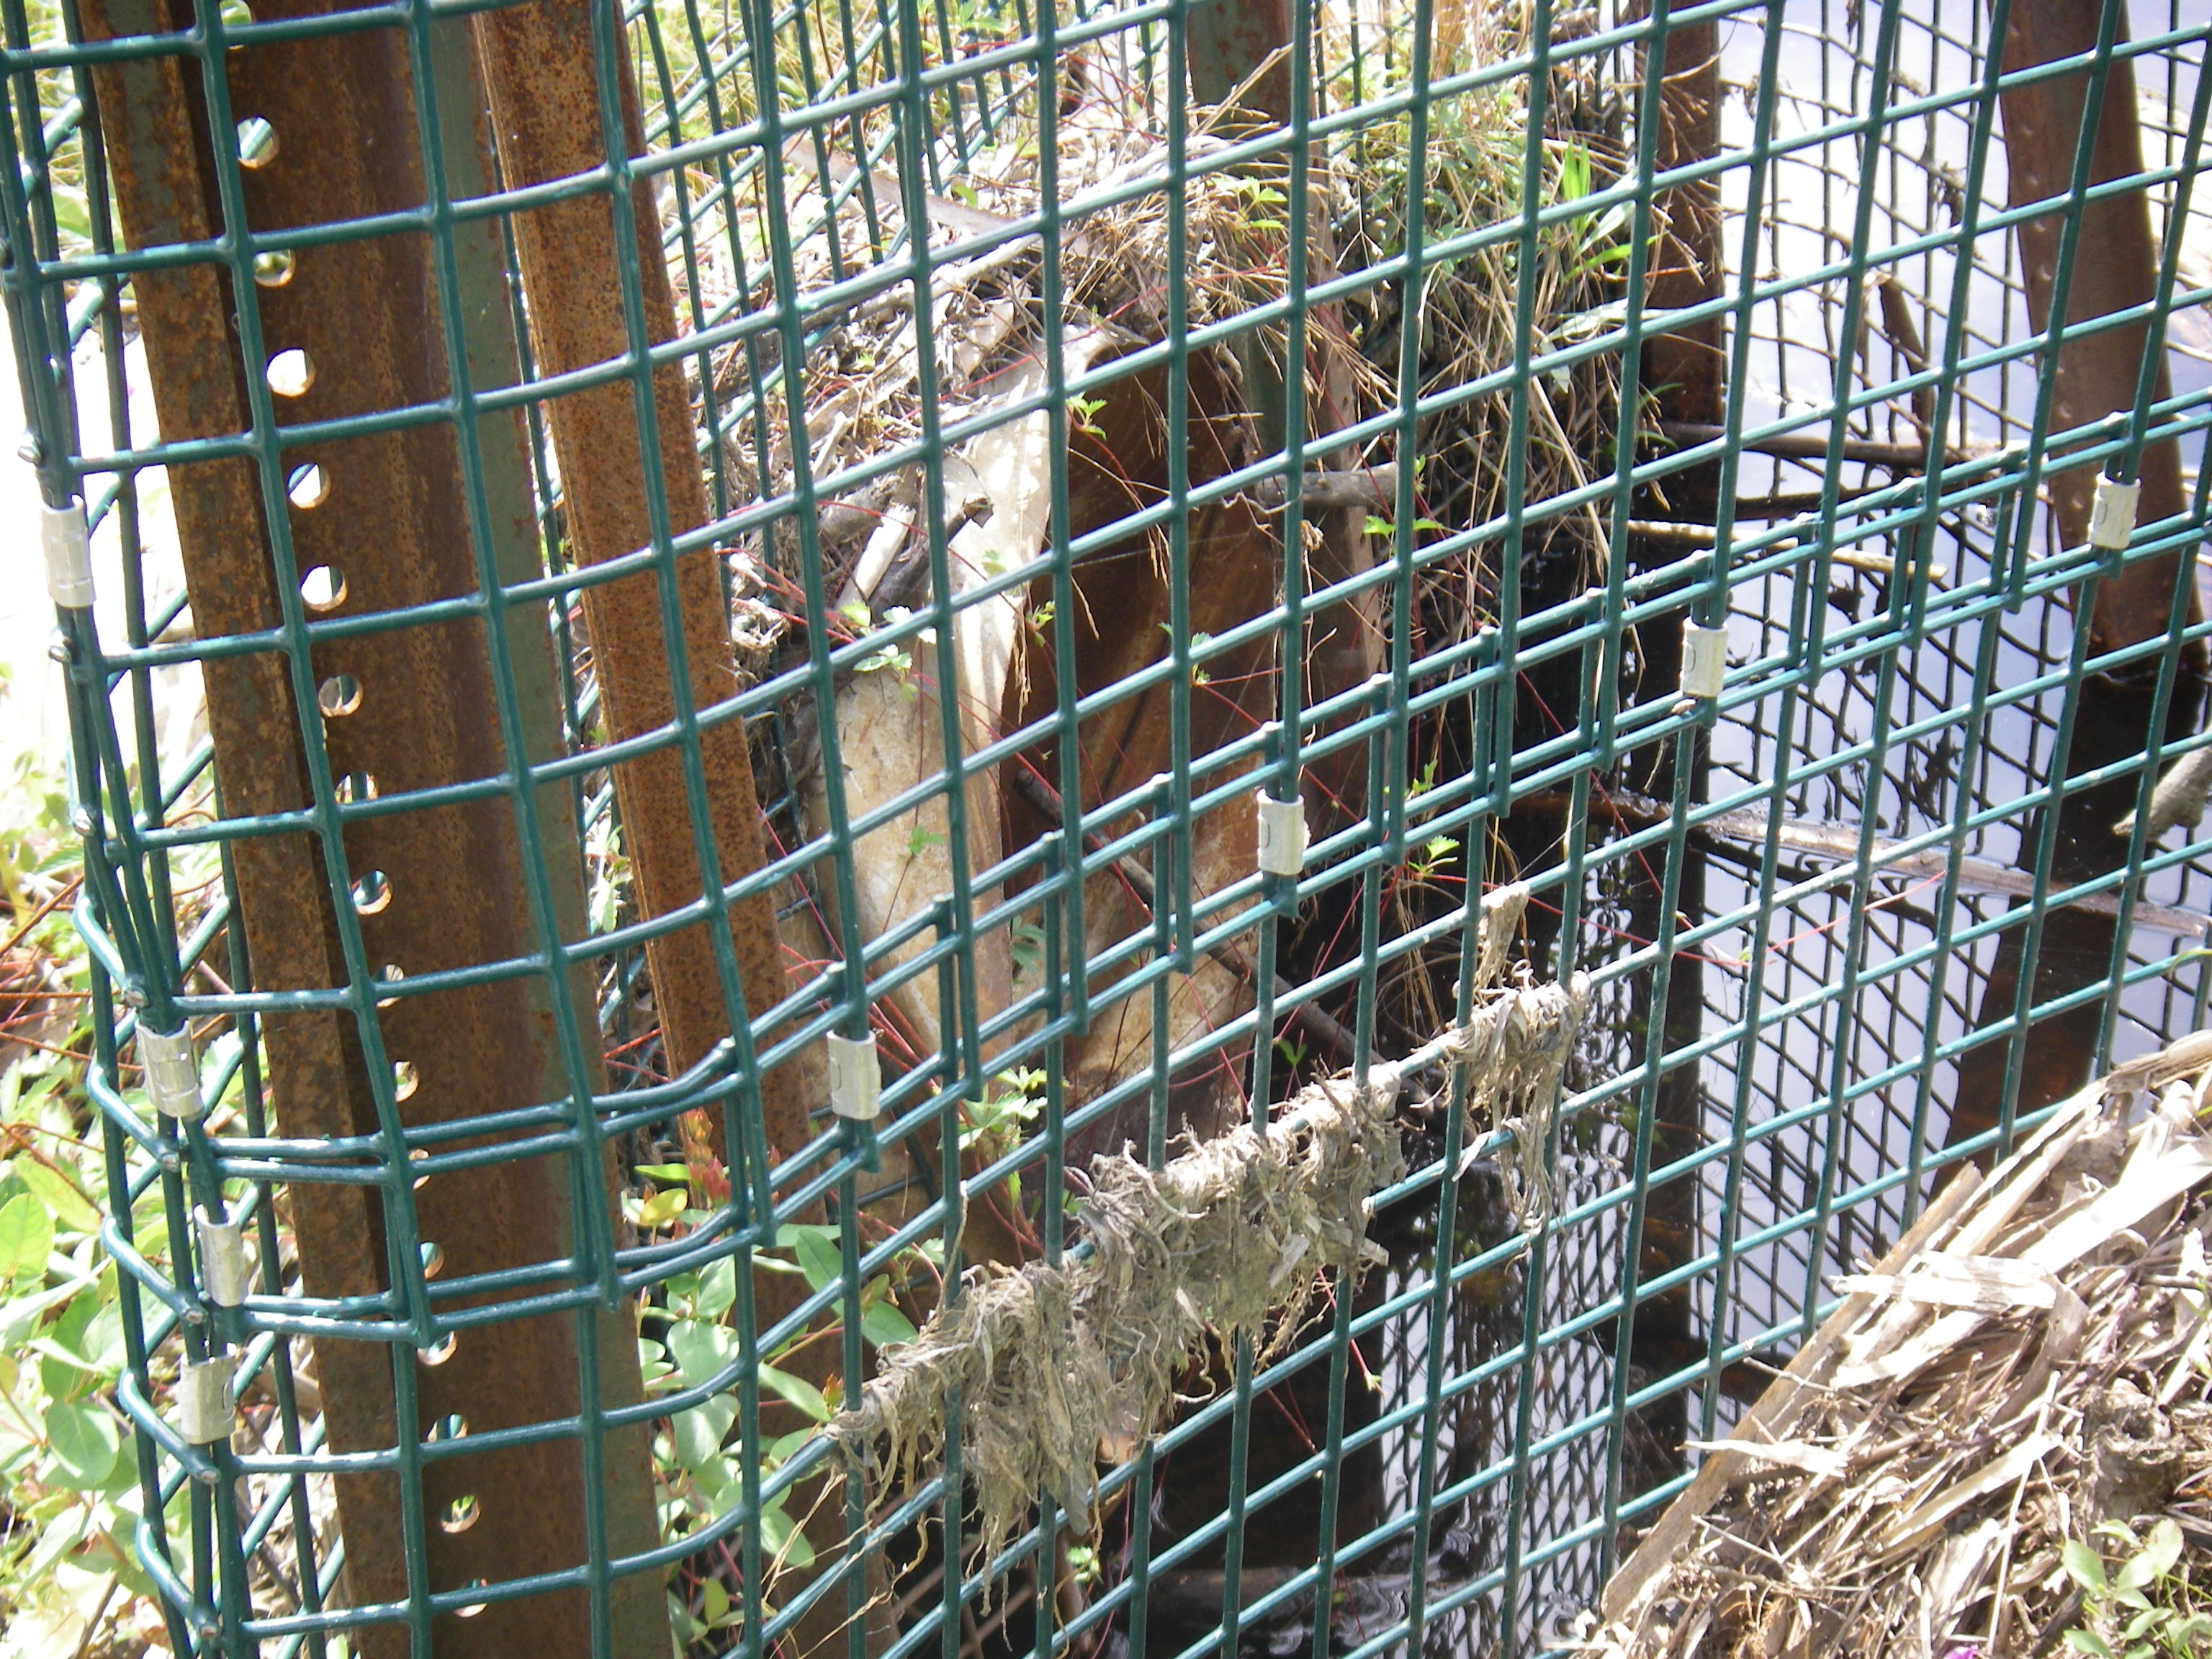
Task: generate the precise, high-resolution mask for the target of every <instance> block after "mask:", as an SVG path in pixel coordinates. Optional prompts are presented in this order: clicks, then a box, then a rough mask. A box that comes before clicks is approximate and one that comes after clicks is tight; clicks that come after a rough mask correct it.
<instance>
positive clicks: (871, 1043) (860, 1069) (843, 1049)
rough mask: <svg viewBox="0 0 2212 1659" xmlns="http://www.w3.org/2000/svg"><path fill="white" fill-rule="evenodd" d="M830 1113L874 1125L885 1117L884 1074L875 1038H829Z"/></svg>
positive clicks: (835, 1035)
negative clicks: (869, 1122)
mask: <svg viewBox="0 0 2212 1659" xmlns="http://www.w3.org/2000/svg"><path fill="white" fill-rule="evenodd" d="M829 1109H830V1110H831V1111H833V1112H835V1113H836V1115H838V1116H839V1117H849V1118H856V1119H859V1120H860V1121H863V1122H867V1121H872V1120H873V1119H875V1118H878V1117H880V1116H881V1115H883V1109H884V1073H883V1068H882V1066H879V1065H878V1063H877V1060H876V1034H875V1033H874V1032H873V1031H871V1032H869V1033H868V1034H867V1036H864V1037H848V1036H838V1035H837V1034H836V1032H835V1031H832V1032H831V1033H830V1034H829Z"/></svg>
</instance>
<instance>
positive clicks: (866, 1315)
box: [860, 1302, 921, 1348]
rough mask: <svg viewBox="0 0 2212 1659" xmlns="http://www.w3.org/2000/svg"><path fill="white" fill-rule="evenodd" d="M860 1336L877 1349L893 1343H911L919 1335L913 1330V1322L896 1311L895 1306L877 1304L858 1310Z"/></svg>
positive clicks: (887, 1303)
mask: <svg viewBox="0 0 2212 1659" xmlns="http://www.w3.org/2000/svg"><path fill="white" fill-rule="evenodd" d="M860 1334H861V1335H862V1336H865V1337H866V1338H867V1339H868V1340H869V1341H871V1342H872V1343H874V1344H875V1345H876V1346H878V1347H879V1348H881V1347H886V1346H889V1345H890V1344H891V1343H894V1342H911V1341H913V1340H915V1338H916V1337H918V1336H920V1335H921V1332H919V1331H917V1330H915V1328H914V1321H912V1320H911V1319H908V1317H907V1316H905V1315H904V1314H902V1313H901V1312H900V1311H899V1310H898V1307H897V1304H895V1303H890V1302H878V1303H873V1304H867V1305H864V1306H863V1307H862V1308H861V1310H860Z"/></svg>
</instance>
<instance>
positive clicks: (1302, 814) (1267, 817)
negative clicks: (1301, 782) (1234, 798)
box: [1255, 787, 1306, 876]
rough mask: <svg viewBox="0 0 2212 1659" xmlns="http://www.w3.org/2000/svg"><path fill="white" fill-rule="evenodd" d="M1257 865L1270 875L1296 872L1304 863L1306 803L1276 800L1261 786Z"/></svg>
mask: <svg viewBox="0 0 2212 1659" xmlns="http://www.w3.org/2000/svg"><path fill="white" fill-rule="evenodd" d="M1255 804H1256V809H1257V816H1258V820H1259V827H1260V868H1261V870H1262V871H1264V872H1266V873H1267V874H1268V875H1271V876H1295V875H1297V873H1298V872H1299V871H1301V870H1303V869H1304V868H1305V866H1306V804H1305V802H1304V800H1303V799H1299V800H1277V799H1275V798H1274V797H1273V796H1272V795H1270V794H1269V793H1267V790H1266V789H1265V788H1264V787H1262V788H1261V791H1260V792H1259V795H1258V797H1257V799H1256V803H1255Z"/></svg>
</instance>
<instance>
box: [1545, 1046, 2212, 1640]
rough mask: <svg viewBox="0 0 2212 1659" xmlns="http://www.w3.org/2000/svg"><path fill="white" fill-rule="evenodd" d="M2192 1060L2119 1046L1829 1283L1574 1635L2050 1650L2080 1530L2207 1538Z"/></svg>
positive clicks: (2211, 1423) (2205, 1098) (2078, 1590)
mask: <svg viewBox="0 0 2212 1659" xmlns="http://www.w3.org/2000/svg"><path fill="white" fill-rule="evenodd" d="M2208 1065H2212V1053H2208V1045H2207V1044H2206V1043H2205V1042H2204V1041H2203V1038H2202V1037H2199V1038H2196V1039H2185V1041H2184V1042H2183V1043H2182V1044H2179V1045H2177V1046H2176V1048H2174V1049H2172V1050H2169V1051H2167V1054H2166V1056H2165V1057H2163V1059H2162V1061H2154V1062H2148V1063H2138V1064H2136V1065H2134V1066H2129V1067H2125V1068H2123V1070H2122V1072H2121V1073H2118V1074H2117V1075H2116V1076H2115V1077H2113V1078H2112V1079H2107V1080H2106V1082H2105V1083H2103V1084H2100V1085H2095V1086H2093V1087H2092V1088H2091V1089H2089V1090H2087V1091H2085V1092H2084V1093H2082V1094H2081V1095H2079V1096H2077V1097H2075V1098H2074V1099H2073V1100H2071V1101H2069V1102H2068V1103H2066V1104H2065V1105H2063V1107H2061V1108H2060V1109H2058V1111H2057V1114H2056V1115H2055V1116H2054V1117H2052V1118H2051V1120H2050V1121H2049V1122H2048V1123H2047V1124H2046V1125H2045V1127H2043V1128H2042V1129H2041V1130H2039V1132H2038V1133H2036V1134H2035V1135H2034V1136H2033V1138H2032V1139H2029V1140H2028V1141H2027V1143H2026V1144H2025V1145H2024V1146H2022V1147H2021V1149H2020V1151H2019V1152H2016V1153H2015V1154H2014V1155H2013V1156H2012V1157H2011V1158H2008V1159H2007V1160H2006V1161H2005V1163H2004V1164H2002V1165H2000V1166H1999V1167H1998V1168H1997V1170H1996V1171H1995V1172H1994V1173H1993V1174H1992V1175H1991V1176H1990V1178H1989V1179H1988V1180H1987V1181H1986V1182H1981V1181H1979V1180H1978V1176H1976V1174H1975V1172H1974V1171H1972V1170H1966V1171H1964V1172H1962V1173H1961V1174H1960V1176H1958V1177H1956V1178H1955V1180H1954V1182H1953V1183H1952V1185H1951V1186H1950V1187H1949V1188H1947V1189H1946V1191H1945V1193H1944V1194H1942V1196H1941V1197H1940V1198H1938V1199H1937V1200H1936V1202H1935V1204H1934V1205H1933V1206H1931V1207H1930V1209H1929V1212H1928V1214H1927V1216H1926V1217H1925V1218H1923V1222H1922V1224H1921V1225H1920V1226H1919V1228H1918V1229H1917V1230H1916V1232H1915V1234H1913V1235H1911V1236H1908V1237H1907V1238H1906V1239H1905V1242H1904V1243H1901V1244H1900V1245H1899V1248H1898V1249H1896V1250H1894V1251H1893V1252H1892V1254H1891V1255H1890V1256H1889V1257H1888V1258H1887V1259H1886V1260H1885V1261H1882V1262H1881V1264H1880V1265H1879V1266H1878V1267H1877V1268H1876V1269H1875V1271H1872V1272H1869V1273H1859V1274H1852V1275H1848V1276H1846V1277H1844V1278H1843V1279H1839V1280H1838V1284H1837V1288H1838V1290H1841V1291H1844V1292H1845V1293H1846V1296H1845V1300H1844V1304H1843V1305H1842V1307H1841V1308H1839V1309H1838V1310H1837V1312H1836V1314H1835V1315H1834V1316H1833V1317H1832V1318H1831V1319H1830V1320H1829V1321H1828V1322H1826V1324H1825V1325H1824V1326H1823V1327H1822V1328H1821V1329H1820V1333H1819V1334H1817V1335H1816V1336H1815V1337H1814V1339H1813V1340H1812V1341H1810V1342H1809V1343H1808V1344H1807V1346H1805V1348H1804V1349H1803V1350H1802V1352H1800V1353H1799V1354H1798V1356H1797V1358H1796V1360H1795V1361H1794V1362H1793V1363H1792V1364H1791V1365H1790V1370H1789V1372H1788V1374H1787V1375H1786V1376H1784V1378H1783V1379H1782V1380H1781V1381H1779V1382H1778V1383H1776V1384H1775V1385H1774V1387H1773V1388H1772V1389H1771V1390H1770V1391H1769V1392H1768V1394H1767V1395H1766V1396H1765V1398H1764V1399H1763V1400H1762V1401H1760V1402H1759V1405H1758V1406H1757V1407H1754V1408H1753V1412H1752V1413H1751V1414H1750V1416H1749V1417H1747V1419H1745V1421H1744V1422H1743V1423H1741V1425H1738V1426H1737V1427H1736V1429H1735V1431H1734V1433H1733V1436H1732V1437H1731V1438H1729V1439H1728V1440H1726V1441H1723V1442H1721V1443H1717V1444H1714V1445H1711V1446H1708V1447H1706V1448H1705V1449H1706V1450H1707V1451H1708V1452H1709V1453H1711V1455H1710V1456H1709V1457H1708V1459H1707V1461H1706V1462H1705V1467H1704V1468H1703V1469H1702V1470H1701V1471H1700V1473H1699V1477H1698V1479H1697V1480H1696V1482H1695V1483H1694V1484H1693V1485H1692V1487H1691V1488H1690V1490H1689V1491H1688V1492H1686V1493H1685V1494H1684V1496H1683V1497H1682V1498H1680V1499H1678V1500H1677V1501H1676V1503H1675V1504H1674V1506H1673V1507H1672V1508H1671V1509H1670V1510H1668V1512H1667V1514H1666V1515H1665V1516H1664V1517H1662V1520H1661V1521H1660V1522H1659V1523H1658V1525H1657V1526H1656V1528H1654V1529H1653V1530H1652V1532H1651V1534H1650V1535H1649V1536H1648V1537H1647V1538H1646V1539H1645V1541H1644V1543H1643V1545H1642V1546H1641V1547H1640V1548H1639V1549H1638V1552H1637V1553H1636V1554H1635V1555H1634V1556H1633V1557H1632V1559H1630V1560H1629V1562H1628V1563H1627V1564H1626V1566H1624V1567H1623V1568H1622V1570H1621V1571H1620V1573H1619V1574H1617V1575H1616V1576H1615V1577H1614V1579H1613V1583H1612V1584H1611V1585H1610V1586H1609V1587H1608V1589H1607V1594H1606V1599H1605V1603H1604V1610H1605V1617H1606V1619H1607V1624H1606V1625H1605V1626H1604V1628H1603V1629H1602V1630H1601V1631H1600V1632H1597V1633H1596V1635H1595V1638H1593V1639H1592V1640H1591V1642H1590V1643H1589V1647H1588V1650H1589V1651H1591V1652H1594V1653H1599V1654H1603V1655H1607V1656H1618V1659H1628V1656H1632V1655H1633V1656H1638V1659H1643V1656H1654V1659H1656V1656H1670V1659H1671V1656H1683V1659H1690V1656H1715V1659H1717V1656H1730V1659H1753V1656H1759V1659H1767V1656H1780V1655H1783V1654H1792V1653H1806V1654H1825V1653H1836V1654H1846V1655H1865V1656H1869V1659H1871V1656H1875V1655H1881V1656H1906V1655H1911V1656H1941V1655H1948V1654H1950V1653H1953V1652H1954V1651H1956V1650H1960V1649H1969V1650H1978V1651H1980V1652H1982V1653H1998V1652H2002V1653H2007V1654H2019V1655H2022V1656H2027V1655H2034V1654H2041V1653H2046V1652H2050V1651H2052V1650H2055V1649H2057V1647H2058V1646H2059V1645H2060V1644H2061V1643H2062V1641H2063V1640H2065V1638H2066V1635H2067V1632H2069V1631H2070V1630H2074V1629H2077V1628H2086V1627H2087V1626H2090V1625H2092V1624H2093V1623H2094V1622H2096V1620H2094V1619H2093V1617H2092V1614H2093V1613H2098V1612H2099V1610H2098V1609H2094V1608H2093V1609H2090V1610H2088V1611H2087V1612H2085V1609H2084V1605H2083V1595H2082V1589H2083V1585H2082V1581H2081V1575H2080V1573H2079V1572H2078V1571H2075V1570H2073V1569H2069V1560H2068V1555H2069V1545H2072V1546H2074V1547H2075V1549H2074V1552H2073V1553H2074V1555H2075V1561H2076V1562H2077V1563H2078V1562H2080V1561H2081V1560H2082V1559H2085V1558H2082V1557H2081V1555H2080V1550H2081V1547H2083V1546H2088V1547H2091V1548H2095V1547H2098V1545H2097V1543H2096V1541H2097V1540H2098V1539H2100V1537H2101V1538H2106V1539H2109V1538H2112V1537H2115V1536H2118V1534H2114V1533H2112V1532H2110V1531H2109V1530H2108V1531H2106V1532H2105V1533H2103V1534H2100V1531H2099V1529H2100V1528H2109V1527H2110V1526H2111V1524H2112V1523H2120V1524H2122V1525H2124V1526H2126V1527H2129V1528H2132V1529H2133V1530H2134V1531H2135V1532H2138V1533H2139V1532H2141V1531H2142V1530H2143V1529H2144V1528H2147V1527H2149V1526H2151V1524H2152V1523H2153V1522H2154V1520H2155V1519H2157V1518H2159V1517H2164V1518H2165V1519H2166V1520H2169V1521H2171V1522H2172V1523H2173V1524H2174V1526H2175V1527H2177V1528H2179V1532H2180V1533H2181V1534H2182V1535H2183V1536H2184V1538H2185V1540H2186V1541H2188V1545H2189V1547H2191V1548H2192V1549H2194V1550H2197V1551H2202V1550H2203V1549H2205V1548H2206V1547H2212V1400H2208V1394H2207V1383H2208V1379H2209V1378H2212V1273H2208V1267H2207V1249H2206V1240H2207V1237H2208V1234H2212V1134H2208V1133H2206V1130H2205V1128H2204V1123H2203V1120H2204V1116H2205V1114H2206V1111H2207V1109H2208V1106H2212V1070H2208V1069H2207V1067H2208ZM2145 1106H2148V1108H2149V1109H2148V1110H2147V1111H2146V1110H2142V1108H2144V1107H2145ZM2168 1535H2169V1536H2170V1535H2171V1534H2168ZM2106 1547H2109V1546H2106ZM2115 1633H2117V1632H2115ZM2126 1645H2127V1644H2121V1649H2124V1647H2125V1646H2126ZM2073 1649H2080V1650H2083V1651H2089V1650H2091V1649H2087V1648H2081V1644H2078V1643H2074V1644H2069V1650H2073ZM2121 1649H2115V1651H2118V1650H2121Z"/></svg>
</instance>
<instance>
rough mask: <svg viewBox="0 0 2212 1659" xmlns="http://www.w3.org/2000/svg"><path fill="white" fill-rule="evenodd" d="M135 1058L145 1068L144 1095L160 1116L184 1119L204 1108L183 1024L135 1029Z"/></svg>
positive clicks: (189, 1038) (196, 1065)
mask: <svg viewBox="0 0 2212 1659" xmlns="http://www.w3.org/2000/svg"><path fill="white" fill-rule="evenodd" d="M138 1060H139V1063H140V1064H142V1065H143V1066H145V1068H146V1097H147V1098H148V1099H149V1100H151V1101H152V1102H153V1103H154V1109H155V1111H157V1112H159V1113H161V1115H163V1116H164V1117H173V1118H181V1119H184V1120H186V1121H190V1120H191V1119H193V1118H196V1117H198V1116H199V1115H201V1114H202V1113H204V1111H206V1110H207V1103H206V1102H205V1101H204V1100H203V1099H201V1098H200V1063H199V1061H198V1060H197V1059H196V1058H195V1057H194V1056H193V1054H192V1034H191V1029H190V1028H189V1027H187V1026H182V1025H180V1026H179V1027H178V1028H177V1029H176V1030H173V1031H149V1030H146V1029H145V1028H144V1027H143V1026H141V1027H140V1028H139V1030H138Z"/></svg>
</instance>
